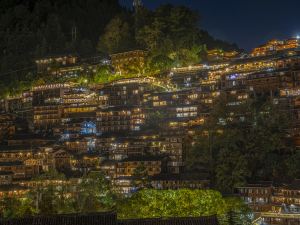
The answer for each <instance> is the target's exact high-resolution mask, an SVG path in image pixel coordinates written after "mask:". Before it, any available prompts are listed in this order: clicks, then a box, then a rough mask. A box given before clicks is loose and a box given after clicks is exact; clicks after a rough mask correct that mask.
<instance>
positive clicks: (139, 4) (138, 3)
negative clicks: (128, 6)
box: [133, 0, 143, 12]
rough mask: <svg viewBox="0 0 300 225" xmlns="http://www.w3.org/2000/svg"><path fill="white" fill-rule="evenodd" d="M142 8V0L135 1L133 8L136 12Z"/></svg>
mask: <svg viewBox="0 0 300 225" xmlns="http://www.w3.org/2000/svg"><path fill="white" fill-rule="evenodd" d="M142 6H143V2H142V1H141V0H133V8H134V11H135V12H137V10H138V9H139V8H140V7H142Z"/></svg>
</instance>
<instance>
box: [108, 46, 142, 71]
mask: <svg viewBox="0 0 300 225" xmlns="http://www.w3.org/2000/svg"><path fill="white" fill-rule="evenodd" d="M146 56H147V52H146V51H143V50H133V51H129V52H121V53H116V54H112V55H110V58H111V65H112V66H113V68H115V70H116V73H119V74H124V73H125V74H126V73H128V72H130V69H131V68H132V67H133V66H134V67H135V68H140V69H141V70H142V68H143V67H144V65H145V61H146ZM139 72H140V73H142V71H139Z"/></svg>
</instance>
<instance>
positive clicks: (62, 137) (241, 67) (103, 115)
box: [0, 39, 300, 193]
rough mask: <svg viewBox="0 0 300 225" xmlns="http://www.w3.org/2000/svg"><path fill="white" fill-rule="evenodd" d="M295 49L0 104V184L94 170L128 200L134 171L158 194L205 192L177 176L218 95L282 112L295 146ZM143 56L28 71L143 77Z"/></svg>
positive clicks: (43, 91) (202, 179)
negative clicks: (266, 103) (289, 119)
mask: <svg viewBox="0 0 300 225" xmlns="http://www.w3.org/2000/svg"><path fill="white" fill-rule="evenodd" d="M299 46H300V40H298V39H289V40H286V41H277V40H272V41H270V42H268V43H267V44H265V45H263V46H260V47H258V48H255V49H254V50H253V51H252V52H251V53H250V54H249V55H245V54H244V55H241V54H238V53H237V52H223V51H219V50H212V51H208V59H209V61H208V62H207V63H206V64H199V65H195V66H189V67H182V68H173V69H172V70H171V71H170V73H169V74H168V75H167V76H166V77H164V78H162V79H163V80H159V79H157V78H152V77H142V76H139V77H136V78H131V79H121V80H117V81H114V82H111V83H107V84H104V85H101V87H95V86H94V87H87V86H78V85H75V84H73V83H52V84H48V85H40V86H35V87H33V88H32V90H28V91H26V92H24V93H23V94H22V95H21V96H19V97H14V98H7V99H2V100H1V102H0V107H1V111H2V114H1V115H0V137H1V138H2V139H5V140H6V145H3V146H1V151H0V173H1V175H0V181H1V183H2V184H10V185H14V186H16V187H17V186H18V188H21V189H22V185H20V184H22V180H26V179H29V178H31V177H32V176H34V175H37V174H39V173H41V172H42V171H47V170H50V169H51V168H55V169H57V170H59V171H67V172H69V173H79V172H80V173H85V172H88V171H91V170H101V171H102V172H104V173H105V174H106V175H107V176H108V177H109V178H110V179H112V181H113V183H114V184H115V185H116V186H119V187H120V190H121V191H122V192H124V193H129V192H131V191H133V190H135V187H134V185H133V184H132V183H133V182H132V180H134V179H135V176H136V171H138V170H141V169H142V170H144V172H145V173H146V174H147V175H148V177H150V182H151V185H152V186H153V187H155V188H158V189H164V188H182V187H187V188H205V187H207V186H208V185H209V179H208V178H209V177H208V174H205V173H203V174H201V175H200V176H199V174H198V175H197V176H195V175H193V174H192V175H191V174H187V173H185V156H186V150H187V149H188V148H189V147H190V145H191V143H192V140H193V135H194V134H195V132H197V129H198V128H199V127H201V125H202V124H203V123H204V121H205V120H206V118H207V117H208V115H209V113H210V110H211V109H212V107H213V105H214V102H215V100H216V98H217V97H218V96H220V95H221V93H225V94H227V95H229V96H231V98H230V99H232V100H231V101H230V102H228V103H227V104H229V105H232V106H236V105H240V104H241V103H242V102H243V101H245V100H247V99H248V98H251V97H254V96H260V95H266V96H269V97H271V98H273V101H274V102H277V103H278V104H283V105H285V106H286V107H287V108H286V109H287V110H290V112H291V113H292V115H293V119H294V120H295V121H296V122H295V123H294V124H295V127H294V129H293V134H294V140H295V144H296V145H300V132H299V128H300V127H298V125H299V123H298V121H299V119H300V108H299V106H300V48H299ZM146 55H147V53H146V52H144V51H132V52H126V53H120V54H115V55H113V56H112V57H111V62H110V61H107V60H104V61H102V62H100V60H99V59H96V58H95V59H94V60H93V61H92V62H91V61H89V62H87V61H85V60H80V59H79V57H77V56H74V55H66V56H53V57H48V58H44V59H39V60H37V61H36V63H37V71H38V72H39V73H43V74H47V75H49V76H57V77H66V78H67V77H72V76H75V77H76V76H78V75H79V74H82V73H93V72H95V71H96V69H97V66H98V65H99V64H100V63H102V65H103V64H107V63H111V65H112V66H113V67H114V68H115V71H116V73H117V74H118V75H120V74H122V73H125V72H126V69H125V68H127V67H128V65H129V64H130V63H134V64H137V65H138V66H141V67H142V66H143V65H144V62H145V57H146ZM170 87H172V88H170ZM20 118H21V119H20ZM26 134H27V135H26ZM21 189H20V190H21ZM23 189H25V188H24V186H23Z"/></svg>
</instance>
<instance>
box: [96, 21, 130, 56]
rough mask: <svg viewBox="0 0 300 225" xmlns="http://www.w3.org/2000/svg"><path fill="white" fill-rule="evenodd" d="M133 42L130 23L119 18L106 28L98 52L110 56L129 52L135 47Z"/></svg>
mask: <svg viewBox="0 0 300 225" xmlns="http://www.w3.org/2000/svg"><path fill="white" fill-rule="evenodd" d="M133 41H134V38H133V36H132V31H131V30H130V25H129V23H128V22H127V21H125V20H123V19H122V18H121V17H119V16H118V17H115V18H113V19H112V20H111V21H110V22H109V24H108V25H107V26H106V28H105V33H104V34H103V35H102V36H101V37H100V39H99V43H98V50H99V51H100V52H108V53H110V54H112V53H118V52H122V51H128V50H130V49H131V48H132V47H133V46H134V43H133Z"/></svg>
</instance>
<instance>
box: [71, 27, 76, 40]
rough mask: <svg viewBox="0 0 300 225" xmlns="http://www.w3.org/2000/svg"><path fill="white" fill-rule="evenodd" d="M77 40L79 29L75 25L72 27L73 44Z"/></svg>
mask: <svg viewBox="0 0 300 225" xmlns="http://www.w3.org/2000/svg"><path fill="white" fill-rule="evenodd" d="M76 40H77V27H76V25H74V26H73V27H72V42H75V41H76Z"/></svg>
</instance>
